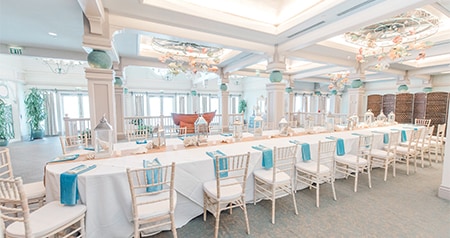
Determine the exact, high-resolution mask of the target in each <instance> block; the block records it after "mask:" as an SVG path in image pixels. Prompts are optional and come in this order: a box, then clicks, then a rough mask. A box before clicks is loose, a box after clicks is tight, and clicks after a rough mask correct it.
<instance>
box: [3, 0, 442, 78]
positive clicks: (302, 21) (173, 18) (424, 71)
mask: <svg viewBox="0 0 450 238" xmlns="http://www.w3.org/2000/svg"><path fill="white" fill-rule="evenodd" d="M307 2H308V3H305V1H301V0H297V1H295V0H227V1H219V0H128V1H123V0H102V1H100V0H96V1H95V0H78V1H73V0H72V1H67V0H66V1H61V0H42V1H25V0H0V53H1V54H9V52H8V47H9V46H21V47H23V55H22V56H21V57H20V58H17V56H16V57H12V56H11V57H12V58H11V61H12V60H13V59H14V61H17V60H18V61H20V62H21V65H22V67H24V71H27V70H28V71H32V70H44V71H45V70H47V71H48V70H49V69H48V68H46V66H45V65H43V64H42V63H40V62H39V61H37V60H35V58H36V57H53V58H61V59H76V60H85V59H86V55H87V54H86V51H85V50H84V49H83V43H82V42H83V35H84V27H83V13H85V14H86V16H88V18H87V19H88V20H87V22H89V23H91V30H93V28H92V26H93V25H92V24H94V23H95V22H94V21H95V20H96V21H98V20H99V18H95V16H102V10H99V9H103V8H104V9H106V11H105V12H104V13H105V14H104V15H103V16H108V20H109V28H108V29H109V30H110V32H111V34H112V33H113V32H115V34H114V37H113V46H114V48H115V50H116V52H117V55H118V56H119V57H120V61H121V64H122V66H127V65H139V66H161V63H160V62H159V61H158V59H157V57H144V56H140V55H139V54H138V52H139V35H147V36H157V37H160V38H167V39H175V40H182V41H191V42H195V43H198V44H204V45H210V46H217V47H224V48H229V49H232V50H235V52H238V53H236V54H234V55H233V57H231V58H229V59H227V60H225V61H223V62H222V63H220V64H219V67H220V68H222V70H223V71H224V72H228V73H231V74H240V75H247V76H254V75H255V74H256V73H255V72H256V70H259V71H260V72H261V73H262V74H261V75H264V72H265V69H266V65H267V62H271V61H273V60H274V57H273V56H274V51H275V49H277V50H278V53H279V61H284V62H285V63H286V70H285V72H284V74H285V77H286V78H287V77H290V78H291V79H293V80H296V81H308V82H312V81H314V82H316V81H317V82H326V81H327V80H328V79H327V74H328V73H333V72H336V71H340V70H353V68H354V66H355V64H356V61H355V60H354V58H355V54H356V53H357V51H358V48H359V47H358V46H353V45H351V44H348V43H346V42H344V41H343V40H342V34H343V33H345V32H347V31H355V30H357V29H359V28H361V27H363V26H366V25H369V24H372V23H375V22H377V21H380V20H383V19H386V18H389V17H392V16H395V15H398V14H400V13H402V12H406V11H407V10H411V9H414V8H418V7H421V8H425V9H426V10H428V11H429V12H431V13H433V14H435V15H437V16H438V17H439V18H440V19H441V25H440V30H439V32H438V33H437V34H436V35H434V36H432V37H430V38H429V39H428V40H430V41H433V42H434V46H433V47H432V48H430V49H428V50H426V54H427V57H426V59H425V60H421V61H418V62H416V61H415V60H413V59H415V58H416V57H417V54H418V52H414V54H413V55H411V56H410V57H409V58H408V59H411V60H412V61H407V60H408V59H405V61H402V62H391V63H390V68H389V69H388V70H386V71H383V72H379V71H376V70H374V69H373V68H370V67H369V68H367V69H366V70H367V71H366V75H367V78H366V81H367V82H370V81H371V80H376V79H392V80H395V79H397V78H398V77H401V76H402V75H404V74H405V71H406V70H408V71H409V75H410V77H412V78H414V77H417V78H429V76H430V75H440V74H442V73H443V72H444V73H448V71H450V67H449V65H450V23H449V22H450V21H449V16H450V11H449V9H450V1H449V0H439V1H436V0H434V1H420V0H408V1H404V0H365V1H364V0H362V1H361V0H360V1H357V0H317V1H307ZM225 3H226V5H224V4H225ZM48 32H54V33H57V36H56V37H54V36H50V35H49V34H48ZM275 46H277V47H275ZM24 56H32V57H30V58H27V57H24ZM1 59H3V58H1ZM80 73H83V71H82V70H80Z"/></svg>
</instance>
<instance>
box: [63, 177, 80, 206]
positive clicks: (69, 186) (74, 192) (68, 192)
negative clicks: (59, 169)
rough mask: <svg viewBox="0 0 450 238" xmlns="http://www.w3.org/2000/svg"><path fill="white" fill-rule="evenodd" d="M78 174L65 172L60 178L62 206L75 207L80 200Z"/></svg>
mask: <svg viewBox="0 0 450 238" xmlns="http://www.w3.org/2000/svg"><path fill="white" fill-rule="evenodd" d="M77 177H78V174H74V173H68V172H64V173H62V174H61V175H60V176H59V191H60V199H61V204H64V205H69V206H74V205H75V204H77V201H78V199H79V195H78V179H77Z"/></svg>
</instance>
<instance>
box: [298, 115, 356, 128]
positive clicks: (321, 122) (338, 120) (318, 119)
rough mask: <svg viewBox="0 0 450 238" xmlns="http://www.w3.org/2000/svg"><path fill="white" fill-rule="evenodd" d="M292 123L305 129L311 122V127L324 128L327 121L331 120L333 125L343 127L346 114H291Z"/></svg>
mask: <svg viewBox="0 0 450 238" xmlns="http://www.w3.org/2000/svg"><path fill="white" fill-rule="evenodd" d="M293 115H294V121H296V122H297V125H298V126H299V127H306V126H307V123H308V121H311V122H312V125H313V126H325V125H326V123H327V119H329V118H333V119H334V124H336V125H344V124H345V123H346V122H347V117H348V115H347V114H344V113H328V114H327V113H322V112H296V113H293Z"/></svg>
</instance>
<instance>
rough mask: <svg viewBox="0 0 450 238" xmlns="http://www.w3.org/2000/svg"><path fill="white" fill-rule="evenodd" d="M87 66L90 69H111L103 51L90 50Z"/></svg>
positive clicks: (110, 62) (108, 59)
mask: <svg viewBox="0 0 450 238" xmlns="http://www.w3.org/2000/svg"><path fill="white" fill-rule="evenodd" d="M87 61H88V64H89V66H90V67H91V68H97V69H111V67H112V60H111V57H109V55H108V54H107V53H106V52H105V51H103V50H92V52H91V53H89V54H88V57H87Z"/></svg>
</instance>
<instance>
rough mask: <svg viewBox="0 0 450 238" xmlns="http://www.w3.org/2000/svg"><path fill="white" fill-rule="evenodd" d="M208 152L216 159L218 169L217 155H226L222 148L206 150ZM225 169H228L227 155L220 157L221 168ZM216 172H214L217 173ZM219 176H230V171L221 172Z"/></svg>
mask: <svg viewBox="0 0 450 238" xmlns="http://www.w3.org/2000/svg"><path fill="white" fill-rule="evenodd" d="M206 154H207V155H208V156H209V157H211V158H213V161H214V171H216V156H226V155H225V154H224V153H223V152H222V151H220V150H216V151H211V152H206ZM224 169H228V159H227V158H226V157H221V158H219V170H224ZM215 174H216V173H214V175H215ZM219 176H220V177H221V178H225V177H228V172H227V171H225V172H220V173H219Z"/></svg>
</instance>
